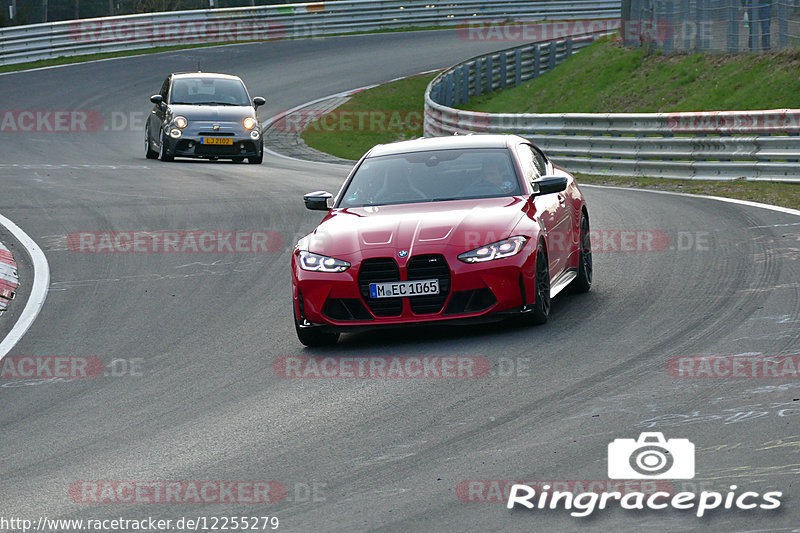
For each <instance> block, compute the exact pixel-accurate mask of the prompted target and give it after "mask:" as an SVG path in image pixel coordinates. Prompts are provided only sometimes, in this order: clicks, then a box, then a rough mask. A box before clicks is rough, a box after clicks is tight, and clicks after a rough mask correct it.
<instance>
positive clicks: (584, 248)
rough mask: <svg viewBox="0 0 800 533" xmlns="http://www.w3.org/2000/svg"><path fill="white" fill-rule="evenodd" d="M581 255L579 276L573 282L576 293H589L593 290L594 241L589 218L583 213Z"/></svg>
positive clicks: (579, 257)
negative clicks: (590, 231) (590, 232)
mask: <svg viewBox="0 0 800 533" xmlns="http://www.w3.org/2000/svg"><path fill="white" fill-rule="evenodd" d="M579 246H580V253H579V254H578V276H577V277H576V278H575V280H574V281H573V282H572V290H573V291H575V292H589V289H591V288H592V241H591V236H590V234H589V217H588V216H586V213H581V234H580V243H579Z"/></svg>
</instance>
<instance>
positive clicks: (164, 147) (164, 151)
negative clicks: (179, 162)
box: [160, 135, 175, 162]
mask: <svg viewBox="0 0 800 533" xmlns="http://www.w3.org/2000/svg"><path fill="white" fill-rule="evenodd" d="M167 144H168V141H167V136H166V135H162V136H161V153H160V159H161V160H162V161H167V162H169V161H174V160H175V156H172V155H169V154H168V153H167Z"/></svg>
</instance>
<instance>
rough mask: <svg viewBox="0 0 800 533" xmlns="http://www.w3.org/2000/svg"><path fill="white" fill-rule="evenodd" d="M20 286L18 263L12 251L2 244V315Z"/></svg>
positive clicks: (0, 277)
mask: <svg viewBox="0 0 800 533" xmlns="http://www.w3.org/2000/svg"><path fill="white" fill-rule="evenodd" d="M18 286H19V276H18V275H17V263H16V262H14V256H12V255H11V251H10V250H9V249H8V248H6V247H5V246H3V243H0V315H2V314H3V311H5V310H6V307H8V302H9V300H11V299H13V298H14V295H15V294H16V291H17V287H18Z"/></svg>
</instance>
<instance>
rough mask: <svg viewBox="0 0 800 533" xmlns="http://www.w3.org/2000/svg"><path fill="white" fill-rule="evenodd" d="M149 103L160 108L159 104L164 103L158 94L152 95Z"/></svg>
mask: <svg viewBox="0 0 800 533" xmlns="http://www.w3.org/2000/svg"><path fill="white" fill-rule="evenodd" d="M150 101H151V102H153V103H154V104H156V105H157V106H160V105H161V104H163V103H164V97H163V96H161V95H160V94H154V95H153V96H151V97H150Z"/></svg>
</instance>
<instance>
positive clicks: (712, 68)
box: [461, 39, 800, 113]
mask: <svg viewBox="0 0 800 533" xmlns="http://www.w3.org/2000/svg"><path fill="white" fill-rule="evenodd" d="M799 71H800V50H788V49H787V50H783V51H780V52H773V53H768V54H742V55H714V54H663V55H662V54H655V55H653V54H648V52H647V51H646V50H645V49H642V48H634V49H630V48H624V47H622V46H621V45H619V44H617V43H615V42H613V41H611V40H610V39H603V40H601V41H599V42H597V43H594V44H592V45H591V46H589V47H587V48H585V49H584V50H582V51H581V52H579V53H577V54H575V55H574V56H572V57H571V58H570V59H569V60H568V61H566V62H564V63H562V64H561V65H559V66H558V68H556V69H554V70H553V71H552V72H548V73H545V74H544V75H542V76H541V77H539V78H537V79H534V80H531V81H528V82H526V83H523V84H521V85H520V86H518V87H513V88H510V89H507V90H505V91H498V92H495V93H491V94H488V95H484V96H481V97H478V98H472V99H471V100H470V101H469V103H468V104H466V105H463V106H461V107H463V108H464V109H469V110H472V111H485V112H487V113H511V112H513V113H615V112H616V113H656V112H673V111H713V110H748V109H780V108H789V109H796V108H800V78H798V72H799Z"/></svg>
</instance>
